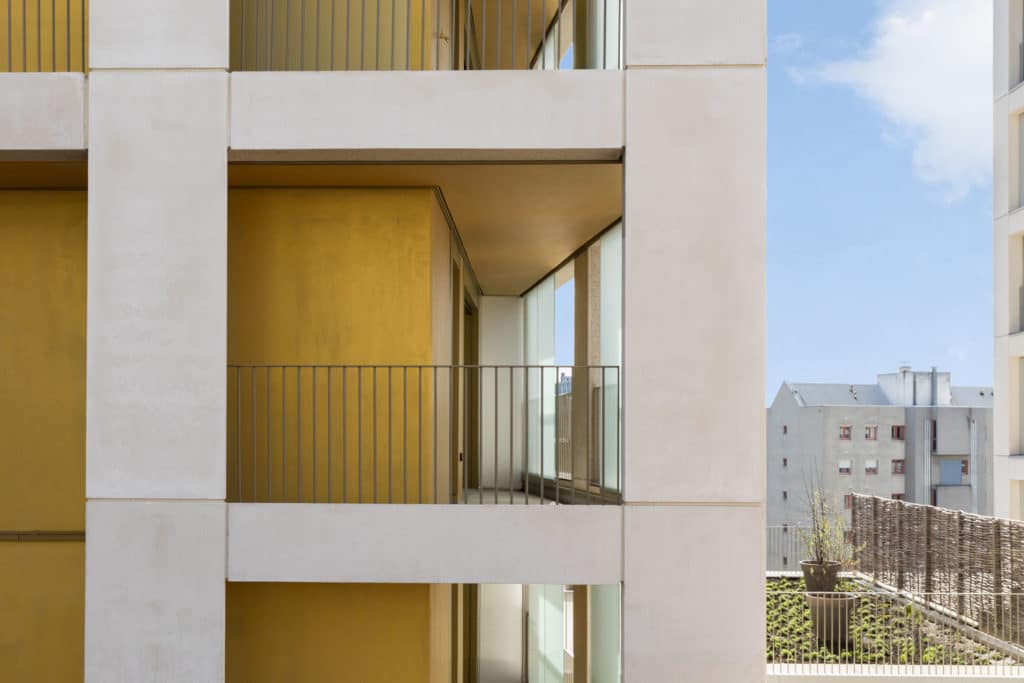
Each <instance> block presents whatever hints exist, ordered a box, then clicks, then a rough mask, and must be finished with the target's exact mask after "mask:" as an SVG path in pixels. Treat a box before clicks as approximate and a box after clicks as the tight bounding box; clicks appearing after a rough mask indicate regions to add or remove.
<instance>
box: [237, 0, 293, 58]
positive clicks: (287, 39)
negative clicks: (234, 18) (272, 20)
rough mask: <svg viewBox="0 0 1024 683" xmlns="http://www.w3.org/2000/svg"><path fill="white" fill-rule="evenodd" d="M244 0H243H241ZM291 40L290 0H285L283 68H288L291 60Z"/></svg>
mask: <svg viewBox="0 0 1024 683" xmlns="http://www.w3.org/2000/svg"><path fill="white" fill-rule="evenodd" d="M242 1H243V2H245V0H242ZM291 40H292V0H285V3H284V70H285V71H287V70H288V64H289V63H290V61H291V56H292V55H291Z"/></svg>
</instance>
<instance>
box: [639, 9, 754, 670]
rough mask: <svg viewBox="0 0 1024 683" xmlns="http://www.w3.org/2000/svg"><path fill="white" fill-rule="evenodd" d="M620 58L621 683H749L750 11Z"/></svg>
mask: <svg viewBox="0 0 1024 683" xmlns="http://www.w3.org/2000/svg"><path fill="white" fill-rule="evenodd" d="M680 36H685V39H680ZM625 42H626V66H627V72H626V155H625V159H626V162H625V174H626V177H625V228H624V240H625V246H624V250H625V319H626V326H625V329H626V334H625V340H624V344H625V360H624V378H623V382H624V390H625V398H624V404H623V405H624V410H625V424H624V439H625V450H624V453H625V457H626V462H625V500H626V508H625V522H624V550H623V551H624V556H625V557H624V577H625V583H624V592H623V607H624V613H623V626H624V634H623V640H624V659H623V665H624V671H623V675H624V680H625V681H626V682H627V683H640V682H642V681H670V680H671V681H761V680H764V678H765V659H764V558H765V551H764V542H765V541H764V536H765V513H764V448H765V436H764V396H765V391H764V382H765V379H764V371H765V362H764V356H765V350H764V348H765V346H764V345H765V262H764V261H765V136H766V133H765V98H766V92H765V68H764V64H765V2H764V0H721V1H720V2H706V1H704V0H631V1H630V2H629V3H627V4H626V39H625Z"/></svg>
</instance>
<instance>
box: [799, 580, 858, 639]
mask: <svg viewBox="0 0 1024 683" xmlns="http://www.w3.org/2000/svg"><path fill="white" fill-rule="evenodd" d="M806 598H807V606H808V607H809V608H810V609H811V624H812V625H813V626H814V637H815V639H816V640H817V641H818V643H819V644H820V645H825V646H826V647H828V648H829V649H831V650H837V649H839V648H842V647H845V646H846V644H847V643H848V642H849V641H850V617H851V616H852V615H853V611H854V610H855V609H856V608H857V596H856V595H853V594H852V593H808V594H807V595H806Z"/></svg>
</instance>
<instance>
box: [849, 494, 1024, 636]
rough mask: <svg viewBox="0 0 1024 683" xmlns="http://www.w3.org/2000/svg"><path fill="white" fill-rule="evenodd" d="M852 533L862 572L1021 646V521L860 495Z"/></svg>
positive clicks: (1023, 552)
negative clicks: (930, 597) (939, 599)
mask: <svg viewBox="0 0 1024 683" xmlns="http://www.w3.org/2000/svg"><path fill="white" fill-rule="evenodd" d="M850 531H851V540H852V542H853V544H854V547H855V548H856V557H857V570H858V571H860V572H861V573H862V574H866V575H867V576H869V577H871V578H872V579H873V580H874V581H876V582H878V583H882V584H886V585H888V586H892V587H894V588H896V589H897V590H901V591H907V592H911V593H921V594H937V595H938V594H942V595H944V596H946V597H944V598H943V600H944V601H946V602H948V603H949V604H944V605H941V607H942V608H944V609H947V610H949V611H950V612H951V613H953V614H955V615H957V616H958V617H959V618H962V619H964V620H965V621H970V622H971V623H972V624H973V625H975V626H976V627H977V628H980V629H981V630H983V631H985V632H987V633H990V634H992V635H995V636H997V637H1000V638H1003V639H1004V640H1010V641H1012V642H1016V643H1024V597H1022V594H1024V522H1017V521H1010V520H1005V519H998V518H995V517H984V516H981V515H973V514H969V513H966V512H960V511H958V510H947V509H945V508H938V507H933V506H930V505H916V504H914V503H907V502H904V501H899V500H890V499H888V498H878V497H876V496H862V495H855V496H854V497H853V505H852V521H851V530H850Z"/></svg>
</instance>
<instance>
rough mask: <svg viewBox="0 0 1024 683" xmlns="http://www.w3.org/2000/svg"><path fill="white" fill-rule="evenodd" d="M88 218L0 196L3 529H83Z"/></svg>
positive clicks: (29, 194) (82, 206)
mask: <svg viewBox="0 0 1024 683" xmlns="http://www.w3.org/2000/svg"><path fill="white" fill-rule="evenodd" d="M85 217H86V202H85V193H84V192H61V191H56V192H50V191H0V330H3V332H2V333H0V434H2V435H3V437H2V439H0V530H19V531H20V530H39V529H43V530H51V531H54V530H62V531H75V530H78V531H80V530H82V529H84V528H85V504H84V500H85V291H86V290H85V288H86V270H85V269H86V253H85V252H86V228H85Z"/></svg>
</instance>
